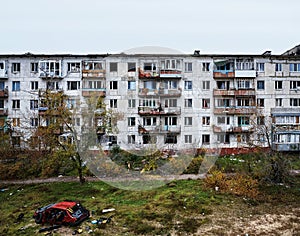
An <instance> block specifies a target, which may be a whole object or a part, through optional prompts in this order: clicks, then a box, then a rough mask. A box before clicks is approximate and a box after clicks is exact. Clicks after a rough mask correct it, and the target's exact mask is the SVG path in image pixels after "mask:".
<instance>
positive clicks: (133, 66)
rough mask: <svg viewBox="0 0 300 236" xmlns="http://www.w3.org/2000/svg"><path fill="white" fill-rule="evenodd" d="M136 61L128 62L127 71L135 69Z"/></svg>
mask: <svg viewBox="0 0 300 236" xmlns="http://www.w3.org/2000/svg"><path fill="white" fill-rule="evenodd" d="M135 64H136V63H135V62H128V63H127V66H128V72H135V71H136V65H135Z"/></svg>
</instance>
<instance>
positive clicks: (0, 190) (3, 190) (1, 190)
mask: <svg viewBox="0 0 300 236" xmlns="http://www.w3.org/2000/svg"><path fill="white" fill-rule="evenodd" d="M7 190H9V189H8V188H2V189H0V192H5V191H7Z"/></svg>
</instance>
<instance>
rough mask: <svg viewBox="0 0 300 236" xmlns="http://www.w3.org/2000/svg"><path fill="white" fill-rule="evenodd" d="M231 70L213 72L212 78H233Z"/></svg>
mask: <svg viewBox="0 0 300 236" xmlns="http://www.w3.org/2000/svg"><path fill="white" fill-rule="evenodd" d="M234 77H235V75H234V71H233V70H214V78H234Z"/></svg>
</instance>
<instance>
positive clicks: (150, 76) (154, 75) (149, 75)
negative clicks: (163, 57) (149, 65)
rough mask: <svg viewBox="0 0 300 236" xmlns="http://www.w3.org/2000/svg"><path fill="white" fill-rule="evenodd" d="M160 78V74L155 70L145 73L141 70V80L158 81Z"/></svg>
mask: <svg viewBox="0 0 300 236" xmlns="http://www.w3.org/2000/svg"><path fill="white" fill-rule="evenodd" d="M156 78H159V74H158V73H157V71H155V70H151V71H144V70H142V69H140V68H139V79H156Z"/></svg>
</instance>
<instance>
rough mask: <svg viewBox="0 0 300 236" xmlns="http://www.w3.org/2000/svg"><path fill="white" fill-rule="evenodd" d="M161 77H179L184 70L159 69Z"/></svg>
mask: <svg viewBox="0 0 300 236" xmlns="http://www.w3.org/2000/svg"><path fill="white" fill-rule="evenodd" d="M159 76H160V78H177V79H180V78H181V77H182V71H181V70H176V69H162V70H160V71H159Z"/></svg>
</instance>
